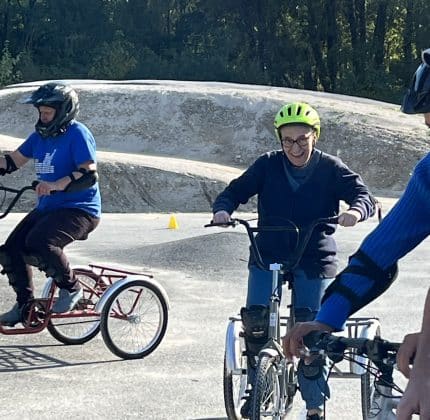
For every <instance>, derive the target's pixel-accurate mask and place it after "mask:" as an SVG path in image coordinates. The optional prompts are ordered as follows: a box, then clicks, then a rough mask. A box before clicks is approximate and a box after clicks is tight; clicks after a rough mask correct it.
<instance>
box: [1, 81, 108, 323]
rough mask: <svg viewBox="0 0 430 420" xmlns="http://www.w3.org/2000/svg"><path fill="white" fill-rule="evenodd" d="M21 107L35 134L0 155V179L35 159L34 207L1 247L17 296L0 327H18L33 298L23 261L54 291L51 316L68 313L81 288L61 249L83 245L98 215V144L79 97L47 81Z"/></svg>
mask: <svg viewBox="0 0 430 420" xmlns="http://www.w3.org/2000/svg"><path fill="white" fill-rule="evenodd" d="M24 103H29V104H33V105H34V106H35V107H36V108H37V110H38V112H39V119H38V121H37V123H36V126H35V128H36V130H35V131H34V132H33V133H32V134H31V135H30V136H29V137H28V138H27V139H26V140H25V141H24V143H22V144H21V146H19V147H18V149H17V150H15V151H13V152H12V153H10V154H6V155H4V157H0V175H6V174H10V173H12V172H14V171H16V170H18V169H19V168H21V167H22V166H23V165H25V164H26V163H27V162H28V161H29V160H30V159H33V160H34V163H35V170H36V175H37V179H38V181H39V182H38V184H37V185H36V187H35V191H36V194H37V196H38V201H37V205H36V207H35V208H34V209H33V210H32V211H31V212H30V213H28V214H27V215H26V216H25V217H24V219H23V220H22V221H21V222H20V223H19V224H18V225H17V226H16V227H15V229H14V230H13V231H12V233H11V234H10V235H9V237H8V238H7V240H6V242H5V244H4V245H2V246H1V247H0V264H1V265H2V266H3V272H5V273H6V274H7V276H8V278H9V284H10V285H11V286H12V287H13V289H14V290H15V293H16V295H17V299H16V303H15V305H14V306H13V307H12V309H11V310H10V311H8V312H6V313H4V314H2V315H0V323H1V324H2V325H6V326H14V325H15V324H17V323H18V322H20V321H21V319H22V309H23V306H24V305H25V304H26V303H27V302H29V301H30V300H31V299H33V283H32V278H31V268H30V266H28V265H27V264H26V262H25V256H26V255H33V256H36V257H37V258H38V261H39V263H40V267H43V270H44V271H45V272H46V274H47V275H49V276H51V277H52V278H53V279H54V281H55V283H56V285H57V286H58V287H59V295H58V298H57V300H56V302H55V304H54V306H53V308H52V311H53V312H56V313H62V312H67V311H70V310H72V309H73V307H74V306H75V305H76V303H77V302H78V301H79V299H80V298H81V297H82V290H81V288H80V286H79V283H78V282H77V281H76V278H75V277H74V274H73V270H72V269H71V268H70V264H69V261H68V259H67V257H66V255H65V254H64V252H63V248H64V247H65V246H66V245H68V244H70V243H71V242H73V241H74V240H85V239H86V238H87V237H88V234H89V233H90V232H91V231H93V230H94V229H95V228H96V227H97V225H98V224H99V221H100V214H101V200H100V190H99V186H98V182H97V165H96V161H97V159H96V144H95V140H94V137H93V135H92V134H91V132H90V131H89V130H88V128H87V127H86V126H85V125H83V124H81V123H79V122H77V121H76V120H75V117H76V115H77V113H78V110H79V100H78V95H77V94H76V92H75V91H74V90H73V89H72V88H71V87H70V86H68V85H66V84H64V83H62V82H58V83H57V82H51V83H47V84H45V85H43V86H41V87H40V88H39V89H37V90H36V91H35V92H33V93H32V94H31V95H30V96H29V97H27V98H25V99H24Z"/></svg>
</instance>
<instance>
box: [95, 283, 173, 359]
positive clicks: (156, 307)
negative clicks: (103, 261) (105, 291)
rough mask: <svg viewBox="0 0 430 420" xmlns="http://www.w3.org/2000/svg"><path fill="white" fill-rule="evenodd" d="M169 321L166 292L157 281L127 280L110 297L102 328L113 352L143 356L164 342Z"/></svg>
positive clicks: (103, 315)
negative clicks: (163, 291) (155, 282)
mask: <svg viewBox="0 0 430 420" xmlns="http://www.w3.org/2000/svg"><path fill="white" fill-rule="evenodd" d="M141 298H142V299H141ZM167 322H168V303H167V301H166V299H165V297H164V296H163V293H162V291H161V290H160V289H159V287H158V286H157V285H156V284H154V283H153V282H149V281H147V280H144V279H136V280H130V281H127V282H125V283H124V284H123V285H122V286H120V287H119V288H118V289H116V290H115V291H114V292H113V293H112V295H111V296H109V298H108V299H107V301H106V304H105V305H104V306H103V309H102V313H101V317H100V329H101V332H102V336H103V340H104V342H105V344H106V346H107V347H108V349H109V350H110V351H111V352H112V353H113V354H115V355H116V356H118V357H121V358H122V359H141V358H143V357H145V356H148V355H149V354H150V353H152V352H153V351H154V350H155V349H156V348H157V347H158V345H159V344H160V343H161V341H162V339H163V337H164V335H165V333H166V330H167ZM146 337H149V338H148V339H146Z"/></svg>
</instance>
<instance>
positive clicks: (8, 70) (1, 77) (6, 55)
mask: <svg viewBox="0 0 430 420" xmlns="http://www.w3.org/2000/svg"><path fill="white" fill-rule="evenodd" d="M18 61H19V57H13V56H12V54H11V52H10V51H9V43H8V42H6V43H5V46H4V48H3V51H2V55H1V57H0V86H6V85H10V84H12V83H15V82H19V81H20V80H21V74H20V72H19V71H17V70H16V65H17V63H18Z"/></svg>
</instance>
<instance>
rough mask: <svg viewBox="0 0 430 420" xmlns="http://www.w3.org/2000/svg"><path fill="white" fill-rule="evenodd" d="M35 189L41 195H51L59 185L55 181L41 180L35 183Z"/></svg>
mask: <svg viewBox="0 0 430 420" xmlns="http://www.w3.org/2000/svg"><path fill="white" fill-rule="evenodd" d="M34 190H35V191H36V194H37V195H38V196H39V197H40V196H42V195H50V194H51V193H53V192H54V191H58V187H57V185H56V183H55V182H47V181H40V182H39V183H37V184H36V185H35V187H34Z"/></svg>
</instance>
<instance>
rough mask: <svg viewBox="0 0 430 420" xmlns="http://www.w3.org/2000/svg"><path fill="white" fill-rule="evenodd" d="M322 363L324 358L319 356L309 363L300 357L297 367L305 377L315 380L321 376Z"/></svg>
mask: <svg viewBox="0 0 430 420" xmlns="http://www.w3.org/2000/svg"><path fill="white" fill-rule="evenodd" d="M324 365H325V361H324V359H323V358H322V357H320V356H319V357H317V358H316V359H314V360H312V362H311V363H309V364H306V363H305V362H304V361H303V360H302V359H300V361H299V366H298V369H299V370H300V371H301V372H302V373H303V376H304V377H305V378H307V379H310V380H316V379H318V378H320V377H321V376H322V373H323V366H324Z"/></svg>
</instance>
